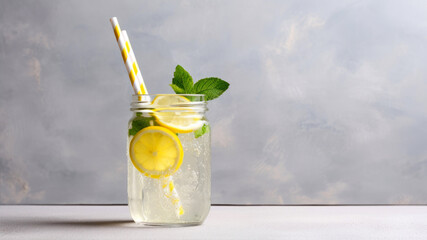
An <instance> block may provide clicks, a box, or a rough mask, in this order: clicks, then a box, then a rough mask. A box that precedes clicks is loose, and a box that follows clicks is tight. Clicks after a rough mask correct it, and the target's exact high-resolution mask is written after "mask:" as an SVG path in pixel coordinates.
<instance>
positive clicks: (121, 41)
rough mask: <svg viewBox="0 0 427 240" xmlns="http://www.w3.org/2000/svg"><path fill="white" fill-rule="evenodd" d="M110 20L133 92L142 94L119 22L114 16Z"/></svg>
mask: <svg viewBox="0 0 427 240" xmlns="http://www.w3.org/2000/svg"><path fill="white" fill-rule="evenodd" d="M110 22H111V26H112V27H113V30H114V35H115V36H116V40H117V43H118V45H119V49H120V52H121V53H122V57H123V61H124V63H125V66H126V70H127V72H128V74H129V79H130V83H131V84H132V88H133V90H134V91H135V94H142V91H141V87H140V86H141V84H140V83H139V80H138V78H137V74H136V72H135V70H134V68H133V66H132V65H134V64H133V62H132V60H131V58H130V57H129V55H130V54H129V51H128V50H127V48H126V42H125V39H124V37H123V35H122V34H121V30H120V25H119V22H118V21H117V18H116V17H113V18H111V19H110ZM135 65H136V64H135Z"/></svg>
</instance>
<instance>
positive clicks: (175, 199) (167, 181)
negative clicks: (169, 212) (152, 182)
mask: <svg viewBox="0 0 427 240" xmlns="http://www.w3.org/2000/svg"><path fill="white" fill-rule="evenodd" d="M161 181H162V189H163V194H164V195H165V196H166V197H167V198H169V199H170V200H171V202H172V204H173V205H174V207H175V214H176V215H177V216H178V217H179V216H181V215H182V214H184V208H183V207H182V203H181V200H179V195H178V192H177V191H176V189H175V185H174V184H173V179H172V176H169V177H163V178H162V179H161Z"/></svg>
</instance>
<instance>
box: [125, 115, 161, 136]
mask: <svg viewBox="0 0 427 240" xmlns="http://www.w3.org/2000/svg"><path fill="white" fill-rule="evenodd" d="M154 122H155V121H154V118H152V117H148V118H147V117H136V118H134V119H133V120H132V128H131V129H129V136H135V134H136V133H137V132H139V131H140V130H141V129H143V128H146V127H149V126H151V124H152V123H154Z"/></svg>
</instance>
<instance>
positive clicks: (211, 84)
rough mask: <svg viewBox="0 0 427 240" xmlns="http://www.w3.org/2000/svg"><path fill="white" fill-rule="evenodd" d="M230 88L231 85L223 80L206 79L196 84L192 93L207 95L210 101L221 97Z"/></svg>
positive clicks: (207, 99)
mask: <svg viewBox="0 0 427 240" xmlns="http://www.w3.org/2000/svg"><path fill="white" fill-rule="evenodd" d="M228 86H230V84H229V83H228V82H226V81H224V80H222V79H219V78H214V77H210V78H204V79H200V80H199V81H198V82H196V84H194V86H193V91H192V93H195V94H205V97H206V101H209V100H212V99H215V98H217V97H219V96H221V94H222V93H224V92H225V90H227V89H228Z"/></svg>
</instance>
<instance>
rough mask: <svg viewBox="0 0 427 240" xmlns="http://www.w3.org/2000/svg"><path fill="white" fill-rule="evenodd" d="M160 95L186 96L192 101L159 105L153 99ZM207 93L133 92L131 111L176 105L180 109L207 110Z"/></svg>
mask: <svg viewBox="0 0 427 240" xmlns="http://www.w3.org/2000/svg"><path fill="white" fill-rule="evenodd" d="M158 96H182V97H186V98H187V99H189V100H190V101H188V102H179V103H177V104H170V105H158V104H155V103H153V100H154V99H155V98H156V97H158ZM205 96H206V95H205V94H174V93H167V94H133V95H132V102H131V104H130V105H131V108H130V110H131V111H140V110H149V109H150V110H152V109H156V108H165V107H174V108H179V109H184V110H185V109H186V110H189V109H192V110H197V111H202V112H204V111H207V106H206V105H207V101H206V98H205Z"/></svg>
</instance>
